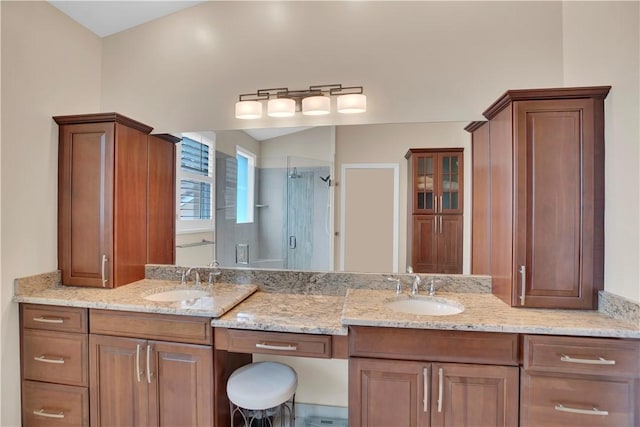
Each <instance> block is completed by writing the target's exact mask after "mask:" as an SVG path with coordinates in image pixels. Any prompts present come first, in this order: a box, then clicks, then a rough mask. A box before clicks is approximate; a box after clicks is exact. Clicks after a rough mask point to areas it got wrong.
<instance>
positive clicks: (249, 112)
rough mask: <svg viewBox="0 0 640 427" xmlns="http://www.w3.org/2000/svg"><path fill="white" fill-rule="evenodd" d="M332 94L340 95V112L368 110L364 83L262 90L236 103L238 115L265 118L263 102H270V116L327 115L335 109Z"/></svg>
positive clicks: (244, 96) (242, 97)
mask: <svg viewBox="0 0 640 427" xmlns="http://www.w3.org/2000/svg"><path fill="white" fill-rule="evenodd" d="M332 96H337V97H338V101H337V106H338V112H339V113H362V112H364V111H366V109H367V107H366V105H367V102H366V100H367V98H366V96H365V95H364V89H363V87H362V86H342V84H326V85H314V86H309V89H302V90H289V88H286V87H280V88H271V89H258V90H257V91H256V92H255V93H244V94H241V95H239V97H238V102H236V118H238V119H255V118H260V117H262V103H261V101H267V103H268V105H267V115H269V116H270V117H291V116H293V115H294V114H295V111H302V114H304V115H325V114H329V113H330V112H331V101H330V97H332ZM287 100H289V101H287ZM291 101H293V102H291ZM258 104H259V105H258ZM292 106H293V107H292Z"/></svg>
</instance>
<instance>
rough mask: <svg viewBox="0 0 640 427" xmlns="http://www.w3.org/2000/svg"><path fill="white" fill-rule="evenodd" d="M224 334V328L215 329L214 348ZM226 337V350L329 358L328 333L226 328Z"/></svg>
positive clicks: (223, 337) (329, 340) (329, 343)
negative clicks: (315, 333)
mask: <svg viewBox="0 0 640 427" xmlns="http://www.w3.org/2000/svg"><path fill="white" fill-rule="evenodd" d="M218 331H219V332H220V333H218ZM224 334H225V331H224V330H221V329H216V348H218V344H219V343H220V344H221V345H223V344H222V343H221V341H223V340H224V339H225V335H224ZM218 335H219V337H218ZM226 339H227V342H226V347H227V351H231V352H238V353H262V354H281V355H287V356H303V357H318V358H326V359H328V358H331V336H330V335H314V334H297V333H287V332H265V331H245V330H238V329H227V330H226Z"/></svg>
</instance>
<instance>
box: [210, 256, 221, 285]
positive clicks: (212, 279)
mask: <svg viewBox="0 0 640 427" xmlns="http://www.w3.org/2000/svg"><path fill="white" fill-rule="evenodd" d="M209 267H213V270H212V271H210V272H209V281H208V283H209V284H210V285H213V284H215V283H216V277H218V276H219V275H221V274H222V271H220V263H219V262H218V261H215V260H214V261H211V262H210V263H209Z"/></svg>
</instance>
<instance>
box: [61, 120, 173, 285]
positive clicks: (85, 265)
mask: <svg viewBox="0 0 640 427" xmlns="http://www.w3.org/2000/svg"><path fill="white" fill-rule="evenodd" d="M54 120H55V121H56V123H58V125H59V151H58V159H59V160H58V265H59V268H60V270H61V272H62V283H63V284H65V285H78V286H94V287H117V286H120V285H123V284H126V283H131V282H133V281H136V280H139V279H142V278H144V265H145V264H146V262H147V226H148V224H147V202H148V200H147V184H148V183H147V175H148V152H147V145H148V143H147V142H148V141H147V135H148V134H149V132H151V129H152V128H151V127H149V126H146V125H144V124H142V123H139V122H136V121H134V120H131V119H129V118H127V117H124V116H122V115H120V114H117V113H100V114H88V115H77V116H56V117H54ZM173 167H175V166H173Z"/></svg>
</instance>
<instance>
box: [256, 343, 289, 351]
mask: <svg viewBox="0 0 640 427" xmlns="http://www.w3.org/2000/svg"><path fill="white" fill-rule="evenodd" d="M256 348H261V349H264V350H279V351H296V350H297V349H298V346H297V345H291V344H287V345H271V344H267V343H265V342H258V343H256Z"/></svg>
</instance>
